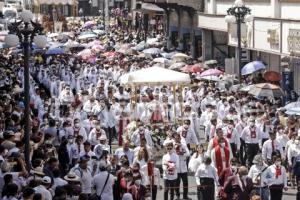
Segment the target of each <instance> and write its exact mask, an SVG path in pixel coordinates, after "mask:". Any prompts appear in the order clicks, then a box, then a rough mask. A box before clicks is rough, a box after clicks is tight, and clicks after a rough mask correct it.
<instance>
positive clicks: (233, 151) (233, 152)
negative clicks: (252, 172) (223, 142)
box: [230, 143, 237, 158]
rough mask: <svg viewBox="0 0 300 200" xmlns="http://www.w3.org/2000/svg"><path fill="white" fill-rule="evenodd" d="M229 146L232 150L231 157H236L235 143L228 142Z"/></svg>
mask: <svg viewBox="0 0 300 200" xmlns="http://www.w3.org/2000/svg"><path fill="white" fill-rule="evenodd" d="M230 147H231V151H232V155H233V157H235V158H237V153H236V151H237V148H236V144H234V143H230Z"/></svg>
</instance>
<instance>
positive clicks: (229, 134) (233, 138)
mask: <svg viewBox="0 0 300 200" xmlns="http://www.w3.org/2000/svg"><path fill="white" fill-rule="evenodd" d="M223 133H224V137H226V138H227V139H228V141H229V143H231V144H236V145H237V149H238V150H239V149H240V137H239V135H238V133H237V131H236V129H235V128H233V127H229V126H226V127H224V128H223Z"/></svg>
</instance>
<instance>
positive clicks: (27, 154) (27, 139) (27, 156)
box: [22, 23, 31, 172]
mask: <svg viewBox="0 0 300 200" xmlns="http://www.w3.org/2000/svg"><path fill="white" fill-rule="evenodd" d="M27 27H28V23H25V29H27ZM23 35H24V41H23V43H22V45H23V53H24V93H25V111H24V122H25V130H24V131H25V135H24V137H25V162H26V168H27V171H28V172H29V171H30V169H31V164H30V145H29V142H30V124H29V123H30V121H29V118H30V113H29V112H30V108H29V102H30V95H29V89H30V84H29V76H30V74H29V35H28V34H23Z"/></svg>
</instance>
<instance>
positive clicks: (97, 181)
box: [92, 171, 115, 200]
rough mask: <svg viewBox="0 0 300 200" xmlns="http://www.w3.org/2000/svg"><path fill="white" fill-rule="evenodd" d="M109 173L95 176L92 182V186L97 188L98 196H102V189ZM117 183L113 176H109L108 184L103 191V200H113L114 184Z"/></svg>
mask: <svg viewBox="0 0 300 200" xmlns="http://www.w3.org/2000/svg"><path fill="white" fill-rule="evenodd" d="M107 175H108V172H106V171H103V172H99V174H97V175H96V176H94V178H93V180H92V185H93V186H94V187H96V191H97V195H100V194H101V191H102V188H103V186H104V184H105V181H106V179H107ZM114 182H115V178H114V176H113V175H111V174H109V177H108V180H107V183H106V185H105V188H104V189H103V192H102V195H101V199H102V200H113V188H112V186H113V184H114Z"/></svg>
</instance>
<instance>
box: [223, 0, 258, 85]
mask: <svg viewBox="0 0 300 200" xmlns="http://www.w3.org/2000/svg"><path fill="white" fill-rule="evenodd" d="M252 20H253V16H252V15H251V10H250V8H248V7H246V6H245V4H244V2H243V0H236V1H235V2H234V5H233V6H232V7H231V8H229V9H228V10H227V15H226V16H225V21H226V22H227V23H236V24H237V39H238V44H237V50H238V54H237V56H238V64H237V65H238V70H239V71H238V77H239V80H240V81H241V63H242V60H241V59H242V46H241V24H242V23H245V22H250V21H252Z"/></svg>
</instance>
